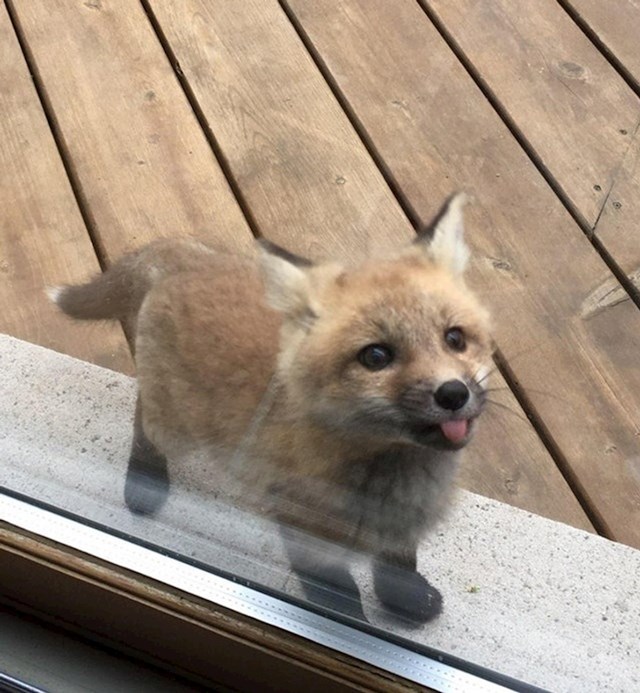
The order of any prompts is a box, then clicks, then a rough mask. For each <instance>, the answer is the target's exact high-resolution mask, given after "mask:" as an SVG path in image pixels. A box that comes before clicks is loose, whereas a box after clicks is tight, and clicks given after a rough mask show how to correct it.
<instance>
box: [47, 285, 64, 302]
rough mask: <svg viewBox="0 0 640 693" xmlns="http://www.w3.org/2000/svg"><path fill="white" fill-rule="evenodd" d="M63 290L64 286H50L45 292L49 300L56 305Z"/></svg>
mask: <svg viewBox="0 0 640 693" xmlns="http://www.w3.org/2000/svg"><path fill="white" fill-rule="evenodd" d="M63 291H64V286H48V287H47V288H46V289H45V293H46V294H47V296H48V297H49V300H50V301H52V302H53V303H55V304H56V305H57V304H58V301H59V300H60V296H62V293H63Z"/></svg>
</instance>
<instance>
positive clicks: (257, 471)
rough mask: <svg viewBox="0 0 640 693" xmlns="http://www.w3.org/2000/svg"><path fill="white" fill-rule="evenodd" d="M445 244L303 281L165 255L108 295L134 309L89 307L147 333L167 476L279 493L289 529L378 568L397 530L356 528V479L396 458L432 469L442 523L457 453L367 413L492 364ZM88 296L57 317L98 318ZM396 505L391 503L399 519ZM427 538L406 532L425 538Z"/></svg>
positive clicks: (250, 267) (294, 272)
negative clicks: (373, 357) (187, 473)
mask: <svg viewBox="0 0 640 693" xmlns="http://www.w3.org/2000/svg"><path fill="white" fill-rule="evenodd" d="M453 221H454V222H455V220H453ZM449 222H451V220H450V219H449V220H448V223H449ZM451 223H452V224H453V222H451ZM453 225H455V224H453ZM434 233H436V237H437V233H438V229H435V232H434ZM447 233H458V231H455V230H454V231H447ZM447 238H450V242H449V243H448V245H447V246H446V253H444V254H443V255H442V256H438V254H437V251H436V250H434V247H432V246H431V244H430V243H429V239H427V238H423V239H422V240H421V241H418V242H417V243H414V244H412V245H411V246H409V247H407V248H404V249H400V251H399V253H398V255H397V256H396V257H393V258H384V259H377V260H369V261H366V262H364V263H362V264H360V265H358V266H356V267H351V268H345V267H343V266H341V265H339V264H326V265H319V266H312V267H301V268H297V267H295V266H294V265H293V264H291V263H289V262H287V261H286V260H280V259H279V258H277V257H276V256H275V255H272V254H270V253H263V256H262V261H260V260H259V259H255V258H250V257H239V256H233V255H223V254H218V253H214V252H212V251H211V250H210V249H208V248H206V247H205V246H202V245H201V244H195V243H193V242H185V241H163V242H161V243H158V244H155V245H151V246H149V247H148V248H146V249H143V250H142V251H141V252H139V253H138V254H136V255H133V256H130V257H129V258H126V259H125V260H123V261H122V262H121V263H119V264H117V265H116V266H115V267H114V268H113V269H111V270H109V272H108V273H107V274H106V275H104V278H103V279H101V280H100V281H101V282H102V285H103V286H101V287H100V291H102V290H104V287H107V289H108V286H109V279H110V277H111V279H113V278H115V279H117V282H116V283H117V284H118V286H120V287H121V286H125V287H126V288H127V290H128V291H129V292H130V295H131V296H133V297H135V301H126V300H124V301H123V299H122V296H121V292H120V294H118V292H117V291H116V292H115V293H114V295H117V296H119V298H118V300H119V301H120V303H119V304H118V305H117V306H115V305H114V306H112V309H111V311H110V313H109V310H106V309H105V307H104V303H105V301H106V302H107V303H108V292H107V293H105V296H106V297H107V298H105V299H104V300H103V301H102V304H101V302H100V299H99V298H96V296H94V295H92V296H91V301H94V302H97V303H98V304H101V305H102V307H96V308H95V309H94V310H95V313H96V315H97V316H98V317H105V315H106V314H108V315H106V316H107V317H119V318H127V317H128V318H136V319H137V326H136V334H135V345H136V366H137V375H138V385H139V391H140V398H141V405H142V422H143V428H144V431H145V433H146V435H147V436H148V438H149V439H150V441H151V442H152V443H153V444H154V445H155V446H156V447H157V448H158V449H159V450H160V451H162V452H163V453H165V454H166V455H167V456H168V457H169V459H170V460H174V461H178V460H179V458H180V456H181V455H182V454H184V453H185V452H186V451H188V450H193V449H197V450H209V451H210V454H211V457H212V459H216V460H217V462H216V463H217V464H222V465H227V466H229V468H230V469H231V471H232V473H233V474H234V475H240V476H241V477H242V478H243V479H244V481H245V483H246V484H247V489H248V490H247V496H248V497H249V496H252V497H256V498H258V499H259V498H262V497H263V496H264V494H267V492H268V491H269V490H272V489H273V488H278V489H280V491H281V493H280V494H279V495H278V496H277V503H278V506H277V508H275V509H274V512H275V514H276V515H278V517H280V518H281V519H282V518H284V519H285V520H286V521H287V522H291V523H292V524H297V525H298V526H304V527H306V528H309V529H312V530H313V531H314V532H316V533H320V534H322V535H323V536H328V537H330V538H332V539H335V540H337V541H340V542H342V543H346V544H348V545H350V546H357V547H360V548H363V549H366V550H370V551H373V552H380V551H381V550H386V549H388V548H389V546H390V545H391V544H392V543H393V542H394V541H395V540H393V539H391V538H390V536H391V535H389V536H388V537H386V538H385V539H383V538H381V537H382V536H383V535H384V532H385V531H386V530H383V529H380V530H379V531H378V530H377V529H375V528H373V527H371V526H369V527H360V528H358V527H356V526H354V525H352V524H351V519H350V518H351V514H350V510H349V512H347V508H346V506H348V505H349V504H350V503H353V495H352V491H353V489H350V487H349V486H348V484H346V485H345V483H346V482H345V481H344V480H345V479H348V478H349V475H350V473H351V469H353V470H356V469H360V466H362V463H363V460H367V459H374V458H376V459H378V458H380V456H384V455H396V454H397V455H400V456H403V455H404V456H407V459H410V461H411V464H414V463H415V464H416V465H418V464H419V465H422V466H421V467H420V468H422V467H424V468H425V469H426V472H425V473H426V474H427V476H429V475H430V478H431V477H432V478H433V483H431V481H429V483H431V486H429V487H428V489H427V487H426V486H425V489H427V490H426V491H425V492H424V494H423V497H421V498H423V501H422V500H420V499H417V500H415V503H417V504H418V505H420V503H422V502H424V503H425V505H429V518H432V517H435V516H437V515H438V513H439V512H440V511H441V509H442V507H443V506H444V505H445V504H446V502H447V498H448V495H449V492H450V488H451V481H452V478H453V475H454V472H455V467H456V461H457V458H458V453H457V452H455V451H453V450H441V449H437V448H434V449H431V448H430V446H429V444H424V445H423V444H419V443H417V442H416V441H415V440H414V439H413V437H412V434H411V433H410V432H408V431H407V430H405V429H404V428H403V427H402V426H400V427H397V428H396V429H394V428H393V426H390V427H387V428H385V425H378V424H376V422H375V421H374V420H372V421H371V423H368V418H367V417H368V414H367V412H368V411H369V409H370V408H371V407H372V406H373V405H375V403H376V402H380V403H383V404H384V406H387V405H390V404H393V405H395V404H396V403H398V402H399V401H400V400H401V399H402V398H403V397H405V396H408V395H406V393H407V392H411V388H412V387H414V386H415V385H416V384H418V385H420V386H421V387H422V386H423V385H424V387H426V385H430V386H433V388H435V387H437V386H438V385H439V384H440V383H443V382H445V381H447V380H451V379H456V378H458V379H463V380H465V381H469V382H471V381H473V380H474V377H475V378H476V379H477V377H478V376H477V374H478V373H480V372H481V373H486V372H487V370H488V367H489V364H490V357H491V348H492V347H491V339H490V335H489V322H488V316H487V313H486V311H485V310H484V309H483V308H482V307H481V306H480V304H479V303H478V301H477V299H476V298H475V296H474V295H473V294H472V293H471V292H470V291H469V289H468V288H467V287H466V285H465V283H464V280H463V278H462V274H461V272H462V270H463V268H464V263H465V262H466V255H465V253H466V247H464V248H463V249H462V250H464V252H462V250H460V252H457V249H458V246H457V245H456V243H457V241H456V239H455V238H454V237H453V236H451V237H449V236H447ZM445 245H446V244H445ZM434 246H435V243H434ZM452 249H453V250H452ZM456 252H457V255H456ZM434 254H435V255H434ZM451 258H453V260H452V259H451ZM125 278H126V281H125ZM123 282H124V284H123ZM112 283H113V282H112ZM265 284H266V286H265ZM87 286H91V285H87ZM82 288H83V287H77V288H72V289H69V290H68V293H67V292H66V290H63V292H62V295H61V299H60V300H59V302H60V305H61V306H62V307H63V308H64V309H65V310H66V311H67V312H69V313H71V314H76V315H78V314H79V313H80V312H82V315H81V317H91V309H90V307H89V308H87V305H88V303H87V302H85V303H83V306H84V307H83V309H82V311H79V310H76V311H75V312H74V308H73V301H75V300H78V301H80V298H78V297H81V289H82ZM94 288H95V287H94ZM74 291H75V294H74V293H73V292H74ZM99 293H100V292H99V291H98V290H95V291H94V294H96V295H98V294H99ZM114 300H115V299H114ZM89 303H90V301H89ZM272 306H276V308H277V309H275V308H273V307H272ZM453 326H458V327H461V328H463V330H464V332H465V334H466V335H467V343H468V346H467V349H466V351H464V352H463V353H457V352H455V351H452V350H451V349H450V348H449V347H448V346H447V344H446V343H445V341H444V337H443V335H444V332H445V330H447V329H448V328H450V327H453ZM375 343H384V344H392V345H393V346H394V349H395V351H396V352H397V359H396V361H395V362H394V364H393V366H392V367H389V368H386V369H384V370H380V371H376V372H371V371H369V370H367V369H366V368H364V367H363V365H362V364H361V363H360V362H359V361H358V358H357V355H358V352H359V351H360V350H361V349H362V348H363V347H364V346H366V345H368V344H375ZM483 386H484V383H483ZM478 387H479V388H480V386H478ZM480 389H481V388H480ZM478 412H479V405H478ZM437 415H438V416H440V414H437ZM446 415H447V416H448V414H446ZM371 416H374V415H373V414H372V415H371ZM442 416H445V415H444V414H443V415H442ZM414 458H415V460H414ZM403 459H404V458H403ZM416 460H417V461H416ZM407 464H409V463H407ZM382 466H383V467H384V464H383V465H382ZM354 473H355V472H354ZM363 473H364V472H363ZM363 478H364V477H363ZM358 483H360V482H358ZM363 483H364V482H363ZM403 483H404V482H403ZM425 484H426V482H425ZM396 485H397V484H396ZM431 488H433V492H432V491H431V490H429V489H431ZM349 489H350V490H349ZM398 493H401V491H400V490H395V487H394V490H393V494H395V495H394V499H395V500H394V502H396V501H397V503H398V508H400V509H402V506H403V500H402V498H401V497H398V498H396V496H397V494H398ZM350 494H351V495H350ZM427 496H428V497H427ZM407 502H409V501H407ZM411 502H414V501H413V500H412V501H411ZM398 512H400V510H399V511H398ZM430 521H431V519H429V522H430ZM370 524H371V523H370ZM374 524H375V523H374ZM424 524H428V521H427V520H426V519H425V520H424V521H423V520H420V521H416V527H415V530H412V529H408V530H407V531H408V533H411V532H412V531H413V532H414V534H415V535H416V537H417V536H418V535H419V534H420V533H421V532H422V531H423V529H424V527H423V525H424ZM418 525H419V526H418ZM385 536H386V535H385ZM416 537H413V536H412V537H411V538H410V541H409V543H415V541H416V540H417V539H416ZM385 542H386V543H385ZM387 544H388V545H387Z"/></svg>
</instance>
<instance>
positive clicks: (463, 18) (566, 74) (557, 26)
mask: <svg viewBox="0 0 640 693" xmlns="http://www.w3.org/2000/svg"><path fill="white" fill-rule="evenodd" d="M422 4H423V5H424V6H425V7H428V8H429V9H430V11H431V12H433V14H434V15H435V16H437V18H438V21H439V22H440V23H441V24H442V25H444V27H445V30H446V32H447V33H448V34H449V35H450V36H451V38H452V39H453V41H454V42H455V44H457V46H458V47H459V50H460V51H461V52H462V53H463V54H464V56H465V58H466V60H467V61H469V62H470V63H471V65H472V66H473V70H474V71H475V72H476V73H477V74H478V75H479V79H480V80H481V81H482V83H483V84H484V85H486V87H487V88H488V89H489V91H490V92H491V93H492V94H493V96H494V98H495V99H496V101H497V102H498V104H499V109H500V111H501V113H503V114H504V115H506V117H507V118H508V119H509V120H510V121H512V122H513V123H515V125H516V127H517V128H518V130H519V131H520V132H521V133H522V135H523V136H524V138H525V140H526V141H527V142H528V143H529V145H530V147H531V148H533V150H535V153H536V156H537V157H538V158H539V160H540V161H541V163H542V165H543V166H544V167H545V169H547V170H548V171H549V172H550V174H551V176H552V177H553V178H554V180H555V181H557V183H558V184H559V186H560V188H561V189H562V190H563V191H564V192H565V194H566V195H567V196H568V198H569V200H570V201H571V203H572V204H573V205H574V206H575V208H576V209H577V211H578V213H580V214H581V215H582V216H583V217H584V219H585V221H586V223H587V224H588V225H589V226H590V227H592V228H593V227H594V226H595V225H596V222H597V219H598V217H599V215H600V212H601V210H602V208H603V205H604V204H605V202H606V200H607V197H608V195H609V193H610V190H611V188H612V186H613V184H614V181H615V179H616V176H617V173H618V169H619V167H620V165H621V163H622V161H623V159H624V157H625V154H626V152H627V150H628V148H629V146H630V144H631V136H632V135H633V133H634V132H635V131H636V128H637V125H638V122H639V121H640V101H638V99H637V97H636V96H635V95H634V93H633V92H632V91H631V89H630V88H629V87H628V86H627V84H626V83H625V82H624V80H623V79H622V77H620V75H619V74H618V73H617V72H616V71H615V69H614V68H613V67H612V66H611V65H610V64H609V62H608V61H607V60H606V59H605V58H604V56H603V55H602V54H601V53H600V52H599V51H598V50H597V48H596V47H595V46H594V45H593V44H592V43H591V41H589V39H588V38H587V37H586V36H585V35H584V33H583V32H582V31H581V30H580V29H579V27H578V26H577V25H576V24H575V23H574V22H573V20H572V19H571V18H570V17H569V15H568V14H567V13H566V12H564V10H563V9H562V8H561V7H560V6H559V5H558V4H557V2H556V0H539V2H536V4H535V11H527V12H523V11H522V7H520V6H519V5H518V4H517V3H513V2H510V0H495V1H494V2H481V1H479V0H458V1H457V2H448V1H447V0H423V2H422ZM600 4H602V5H603V6H604V5H606V7H607V10H606V11H607V13H608V14H611V13H612V10H611V5H610V3H608V2H607V3H600ZM627 233H629V234H630V235H631V236H634V235H635V234H634V233H633V230H631V229H630V230H629V231H628V232H627ZM603 240H605V239H603ZM632 243H633V245H635V248H636V256H637V255H638V254H640V250H639V249H638V246H639V245H640V244H638V242H637V240H635V239H633V241H632V240H631V239H627V241H625V239H624V238H623V239H622V241H620V242H619V241H618V238H617V237H615V236H610V237H608V238H607V239H606V248H607V250H608V252H609V253H610V254H611V255H612V256H613V258H614V260H616V261H617V262H618V263H619V264H620V265H621V266H623V267H624V268H625V269H629V263H628V262H627V257H626V253H627V251H628V246H629V245H630V244H632Z"/></svg>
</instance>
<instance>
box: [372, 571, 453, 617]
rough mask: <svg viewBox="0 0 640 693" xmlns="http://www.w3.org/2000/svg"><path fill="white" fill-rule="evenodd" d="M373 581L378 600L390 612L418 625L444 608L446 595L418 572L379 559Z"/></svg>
mask: <svg viewBox="0 0 640 693" xmlns="http://www.w3.org/2000/svg"><path fill="white" fill-rule="evenodd" d="M373 584H374V588H375V591H376V595H377V596H378V599H379V600H380V601H381V602H382V603H383V604H384V606H385V607H386V608H387V609H389V611H391V612H392V613H393V614H395V615H397V616H399V617H401V618H402V619H403V620H407V621H409V622H411V623H412V624H414V625H416V626H419V625H422V624H424V623H426V622H427V621H431V620H432V619H434V618H436V616H438V615H439V614H440V613H441V611H442V595H441V594H440V592H439V591H438V590H437V589H436V588H435V587H433V586H432V585H430V584H429V582H428V581H427V580H426V579H425V578H424V577H422V575H420V573H418V572H416V571H410V570H406V569H404V568H399V567H398V566H394V565H390V564H388V563H382V562H376V563H375V564H374V572H373Z"/></svg>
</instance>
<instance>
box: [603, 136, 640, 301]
mask: <svg viewBox="0 0 640 693" xmlns="http://www.w3.org/2000/svg"><path fill="white" fill-rule="evenodd" d="M638 190H640V130H638V129H637V128H636V131H635V133H634V135H633V142H632V144H631V146H630V147H629V149H628V151H627V154H626V156H625V157H624V160H623V161H622V164H621V165H620V167H619V169H618V171H617V173H616V177H615V180H614V183H613V185H612V187H611V191H610V193H609V195H608V196H607V200H606V202H605V205H604V207H603V209H602V213H601V214H600V217H599V218H598V222H597V224H596V226H595V228H594V236H595V237H596V238H598V239H599V240H600V241H601V242H602V243H603V245H604V246H606V247H607V248H615V253H616V260H617V261H618V263H619V264H620V266H621V267H622V269H623V270H624V271H625V272H626V274H627V275H628V276H629V278H630V279H631V281H632V282H633V283H634V285H635V286H636V288H637V289H638V290H640V234H639V233H638V225H639V224H640V195H638ZM614 298H615V297H614V296H612V295H609V296H608V297H607V298H606V299H604V300H605V303H606V301H610V300H612V299H614ZM619 298H620V299H624V297H619ZM615 300H618V299H617V298H615Z"/></svg>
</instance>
